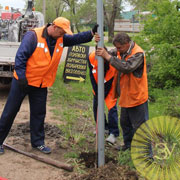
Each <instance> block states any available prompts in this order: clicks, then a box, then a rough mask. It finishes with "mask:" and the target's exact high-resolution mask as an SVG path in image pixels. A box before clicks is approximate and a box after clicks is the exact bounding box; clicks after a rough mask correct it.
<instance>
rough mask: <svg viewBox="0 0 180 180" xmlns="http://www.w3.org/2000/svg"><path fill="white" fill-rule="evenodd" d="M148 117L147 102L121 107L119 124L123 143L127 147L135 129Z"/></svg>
mask: <svg viewBox="0 0 180 180" xmlns="http://www.w3.org/2000/svg"><path fill="white" fill-rule="evenodd" d="M148 119H149V114H148V102H147V101H146V102H145V103H143V104H141V105H139V106H135V107H131V108H123V107H122V108H121V117H120V124H121V128H122V131H123V139H124V144H125V146H127V147H130V146H131V141H132V138H133V136H134V133H135V131H136V130H137V129H138V127H139V126H140V125H141V124H142V123H143V122H145V121H147V120H148Z"/></svg>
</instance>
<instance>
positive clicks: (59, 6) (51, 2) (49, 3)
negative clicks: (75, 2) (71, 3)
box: [34, 0, 66, 22]
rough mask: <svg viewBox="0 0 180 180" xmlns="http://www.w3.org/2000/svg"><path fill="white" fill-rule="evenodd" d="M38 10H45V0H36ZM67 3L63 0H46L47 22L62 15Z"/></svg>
mask: <svg viewBox="0 0 180 180" xmlns="http://www.w3.org/2000/svg"><path fill="white" fill-rule="evenodd" d="M34 5H35V9H36V11H40V12H43V0H35V2H34ZM65 7H66V4H65V3H64V2H63V1H62V0H46V22H52V21H53V20H54V19H55V18H56V17H58V16H61V15H62V13H63V12H64V9H65Z"/></svg>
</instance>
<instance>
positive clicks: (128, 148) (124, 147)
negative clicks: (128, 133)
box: [116, 145, 131, 151]
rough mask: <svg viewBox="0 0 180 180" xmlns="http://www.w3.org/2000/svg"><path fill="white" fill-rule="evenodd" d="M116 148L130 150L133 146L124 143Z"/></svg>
mask: <svg viewBox="0 0 180 180" xmlns="http://www.w3.org/2000/svg"><path fill="white" fill-rule="evenodd" d="M116 149H117V150H118V151H126V150H130V149H131V147H130V146H127V145H123V146H117V147H116Z"/></svg>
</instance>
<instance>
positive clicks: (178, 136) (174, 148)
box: [131, 116, 180, 180]
mask: <svg viewBox="0 0 180 180" xmlns="http://www.w3.org/2000/svg"><path fill="white" fill-rule="evenodd" d="M131 157H132V160H133V163H134V165H135V167H136V169H137V171H138V172H139V173H141V174H142V175H143V176H144V177H146V178H147V179H148V180H178V179H180V120H179V119H177V118H173V117H169V116H161V117H157V118H153V119H151V120H148V121H146V122H145V123H143V124H142V125H141V126H140V127H139V128H138V129H137V131H136V133H135V134H134V137H133V140H132V143H131Z"/></svg>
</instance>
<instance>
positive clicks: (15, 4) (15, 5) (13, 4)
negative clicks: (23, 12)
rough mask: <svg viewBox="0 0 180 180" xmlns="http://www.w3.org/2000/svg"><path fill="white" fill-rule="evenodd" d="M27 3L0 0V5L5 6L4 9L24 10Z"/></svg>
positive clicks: (18, 0) (22, 0)
mask: <svg viewBox="0 0 180 180" xmlns="http://www.w3.org/2000/svg"><path fill="white" fill-rule="evenodd" d="M25 1H26V0H0V4H1V6H3V9H4V8H5V6H9V7H13V8H19V9H23V8H24V6H25ZM27 1H28V0H27Z"/></svg>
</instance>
